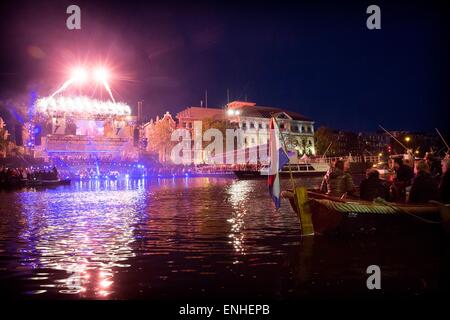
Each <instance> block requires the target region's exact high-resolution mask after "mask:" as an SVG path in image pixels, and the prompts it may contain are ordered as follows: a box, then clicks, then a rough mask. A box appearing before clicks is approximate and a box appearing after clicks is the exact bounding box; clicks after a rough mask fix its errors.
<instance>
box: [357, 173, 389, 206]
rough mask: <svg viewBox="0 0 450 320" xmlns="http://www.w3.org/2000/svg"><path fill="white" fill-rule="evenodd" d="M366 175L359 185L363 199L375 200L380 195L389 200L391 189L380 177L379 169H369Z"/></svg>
mask: <svg viewBox="0 0 450 320" xmlns="http://www.w3.org/2000/svg"><path fill="white" fill-rule="evenodd" d="M366 177H367V178H366V179H364V180H363V181H362V182H361V184H360V186H359V190H360V195H359V197H360V198H361V200H366V201H373V200H374V199H375V198H378V197H379V198H383V199H385V200H389V189H388V187H387V186H386V184H385V183H384V182H383V180H381V179H380V173H379V172H378V170H375V169H369V170H367V173H366Z"/></svg>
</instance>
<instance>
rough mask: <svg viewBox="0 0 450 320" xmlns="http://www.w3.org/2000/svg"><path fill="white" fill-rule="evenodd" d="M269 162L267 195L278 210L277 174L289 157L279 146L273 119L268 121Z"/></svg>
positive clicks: (279, 191) (277, 131)
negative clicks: (268, 194)
mask: <svg viewBox="0 0 450 320" xmlns="http://www.w3.org/2000/svg"><path fill="white" fill-rule="evenodd" d="M269 161H270V166H269V172H268V174H269V176H268V180H267V182H268V184H269V193H270V196H271V197H272V200H273V202H274V204H275V208H277V209H278V208H279V207H280V193H281V190H280V176H279V172H280V170H281V169H282V168H283V166H284V165H285V164H286V163H288V162H289V157H288V155H287V154H286V152H285V151H284V150H283V148H282V146H281V144H280V130H279V129H278V126H277V124H276V122H275V119H274V118H272V119H271V121H270V132H269Z"/></svg>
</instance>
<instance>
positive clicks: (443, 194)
mask: <svg viewBox="0 0 450 320" xmlns="http://www.w3.org/2000/svg"><path fill="white" fill-rule="evenodd" d="M439 200H440V201H441V202H442V203H445V204H449V203H450V158H444V160H442V178H441V183H440V184H439Z"/></svg>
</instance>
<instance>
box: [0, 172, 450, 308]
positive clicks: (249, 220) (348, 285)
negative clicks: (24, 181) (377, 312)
mask: <svg viewBox="0 0 450 320" xmlns="http://www.w3.org/2000/svg"><path fill="white" fill-rule="evenodd" d="M302 183H303V184H305V185H306V186H313V185H316V184H317V183H318V180H317V179H310V180H304V181H302ZM283 184H284V185H285V186H288V184H289V181H283ZM449 256H450V254H449V246H448V241H447V239H445V238H441V237H430V236H422V235H420V234H419V235H414V236H413V237H410V238H408V239H403V238H386V237H377V236H370V237H341V238H336V237H306V238H302V237H300V230H299V224H298V220H297V217H296V215H295V214H294V213H293V211H292V210H291V208H290V207H289V204H288V203H287V202H286V201H283V202H282V207H281V209H279V210H278V211H276V210H274V209H273V206H272V203H271V200H270V198H269V196H268V191H267V185H266V181H243V180H235V179H229V178H222V179H220V178H185V179H168V180H148V181H144V180H130V181H128V180H125V181H109V182H106V181H90V182H76V183H72V185H70V186H61V187H57V188H53V189H44V190H33V189H28V190H26V189H25V190H21V191H16V192H5V191H0V286H1V287H2V293H1V294H2V296H4V297H6V298H9V299H23V298H27V299H30V298H31V299H35V298H45V299H49V298H50V299H54V298H55V299H57V298H62V299H71V298H88V299H91V298H94V299H135V298H137V299H173V298H178V299H192V298H194V299H195V298H198V299H216V298H225V297H229V298H270V299H280V300H285V299H296V298H299V297H343V296H349V297H361V296H415V295H427V294H434V293H443V292H444V291H445V292H448V288H449V287H450V285H449V284H450V281H449V278H450V277H449V270H450V268H449V266H450V263H449V261H450V259H449ZM373 264H375V265H378V266H380V268H381V279H382V289H381V290H375V291H373V290H372V291H371V290H368V289H367V286H366V280H367V277H368V275H367V274H366V269H367V267H368V266H369V265H373Z"/></svg>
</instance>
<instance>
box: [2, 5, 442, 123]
mask: <svg viewBox="0 0 450 320" xmlns="http://www.w3.org/2000/svg"><path fill="white" fill-rule="evenodd" d="M338 2H339V3H338ZM70 4H78V5H79V6H80V7H81V11H82V18H81V25H82V29H81V30H79V31H69V30H67V29H66V27H65V22H66V19H67V16H68V15H67V14H66V12H65V11H66V8H67V6H68V5H70ZM370 4H378V5H379V6H380V7H381V15H382V18H381V23H382V29H381V30H376V31H371V30H368V29H367V28H366V19H367V17H368V15H367V14H366V8H367V6H368V5H370ZM0 10H1V11H0V15H1V19H0V20H1V21H0V28H1V29H0V37H1V40H2V41H1V45H0V100H1V101H0V103H1V105H0V108H1V110H0V111H1V115H4V114H5V112H6V109H8V110H10V109H12V108H14V107H18V106H19V105H20V101H27V99H28V100H29V97H30V93H31V91H33V90H35V91H36V92H37V93H38V95H40V96H45V95H48V94H50V93H51V92H52V91H53V90H55V89H56V88H57V87H58V86H59V85H61V83H62V82H63V81H64V80H65V78H66V74H65V72H66V71H67V68H68V66H71V65H74V64H75V63H77V62H84V63H89V64H90V63H97V62H98V61H101V62H105V63H107V64H108V65H109V66H111V68H113V69H114V73H115V74H116V75H117V78H116V79H115V80H114V81H112V83H111V85H112V88H113V92H114V94H115V96H116V99H118V100H122V101H125V102H127V103H129V104H130V105H131V106H133V107H134V106H135V105H136V102H137V101H138V100H140V99H142V100H144V112H145V114H146V115H148V116H151V117H154V116H156V115H158V114H159V115H161V114H162V113H164V112H165V111H170V112H172V113H176V112H178V111H180V110H181V109H183V108H185V107H187V106H192V105H199V104H200V100H202V99H203V95H204V91H205V89H207V90H208V105H209V106H211V107H213V106H217V107H219V106H222V105H223V104H225V103H226V90H227V88H229V90H230V98H231V99H232V100H233V99H240V100H244V99H245V97H247V98H248V100H249V101H254V102H257V103H258V104H259V105H267V106H278V107H282V108H286V109H289V110H292V111H297V112H300V113H303V114H304V115H306V116H309V117H311V118H313V119H314V120H315V121H316V122H317V124H318V125H326V126H330V127H332V128H337V129H348V130H365V131H375V130H376V129H377V126H378V124H382V125H384V126H385V127H387V128H390V129H405V130H414V131H420V130H427V131H431V130H433V128H434V127H440V128H441V130H442V131H448V129H449V126H448V122H449V119H450V117H449V95H448V90H447V89H448V84H449V79H448V74H449V73H448V70H449V68H448V66H449V65H448V57H449V47H448V42H449V37H448V31H447V29H448V19H447V18H448V6H446V7H443V6H442V5H439V4H438V3H437V2H436V3H433V2H430V1H423V2H406V1H403V2H398V1H387V2H380V1H376V2H373V1H370V2H368V1H360V2H356V1H355V2H353V1H351V2H343V3H342V2H341V1H333V2H331V1H326V2H321V1H308V2H301V1H300V2H283V1H278V2H276V3H275V2H273V3H266V2H262V1H246V2H237V1H223V2H213V1H208V2H206V1H205V2H195V1H189V3H184V2H174V1H172V2H171V1H164V2H146V1H139V2H134V1H131V0H128V1H104V2H101V1H99V2H95V1H73V0H70V1H28V2H25V1H9V3H4V2H2V4H1V5H0Z"/></svg>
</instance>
